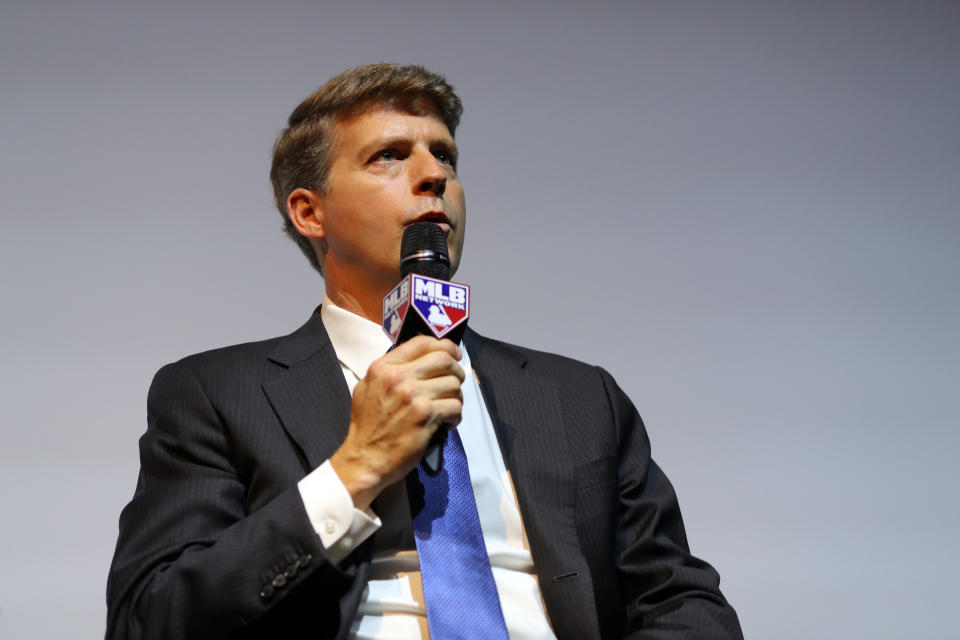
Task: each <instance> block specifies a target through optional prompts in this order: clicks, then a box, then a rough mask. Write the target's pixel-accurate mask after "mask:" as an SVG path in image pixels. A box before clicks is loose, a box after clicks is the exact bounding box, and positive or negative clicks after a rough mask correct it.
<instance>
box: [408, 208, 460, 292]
mask: <svg viewBox="0 0 960 640" xmlns="http://www.w3.org/2000/svg"><path fill="white" fill-rule="evenodd" d="M411 273H416V274H418V275H422V276H430V277H431V278H437V279H439V280H449V279H450V256H449V254H448V253H447V237H446V236H445V235H443V229H441V228H440V225H438V224H435V223H433V222H414V223H413V224H411V225H409V226H408V227H406V228H405V229H404V230H403V240H402V241H401V243H400V274H401V275H402V276H403V277H404V278H405V277H407V276H408V275H409V274H411Z"/></svg>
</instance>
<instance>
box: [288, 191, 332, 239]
mask: <svg viewBox="0 0 960 640" xmlns="http://www.w3.org/2000/svg"><path fill="white" fill-rule="evenodd" d="M323 204H324V202H323V196H321V195H320V194H319V193H317V192H316V191H312V190H310V189H304V188H303V187H299V188H297V189H294V190H293V191H291V192H290V195H289V196H288V197H287V217H288V218H290V222H291V224H293V226H294V227H295V228H296V230H297V231H298V232H300V235H302V236H305V237H307V238H313V239H314V240H319V241H321V242H322V241H323V240H325V239H326V235H327V233H326V226H325V225H324V218H323V213H324V209H323Z"/></svg>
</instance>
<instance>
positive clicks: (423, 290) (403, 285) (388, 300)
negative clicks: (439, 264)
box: [383, 274, 470, 342]
mask: <svg viewBox="0 0 960 640" xmlns="http://www.w3.org/2000/svg"><path fill="white" fill-rule="evenodd" d="M411 309H413V310H414V311H415V312H416V313H417V315H419V316H420V317H421V318H422V319H423V322H424V324H426V325H427V326H428V327H429V328H430V331H432V332H433V335H435V336H436V337H437V338H442V337H444V336H445V335H447V334H448V333H450V332H451V331H452V330H454V329H455V328H457V327H458V326H460V325H461V324H463V323H464V322H466V321H467V318H468V317H469V315H470V313H469V311H470V287H468V286H467V285H465V284H457V283H455V282H447V281H445V280H438V279H436V278H430V277H428V276H421V275H417V274H411V275H409V276H407V277H406V278H404V279H403V280H402V281H401V282H400V284H398V285H397V286H396V287H394V289H393V291H391V292H390V293H389V294H388V295H387V297H385V298H384V299H383V329H384V331H386V332H387V334H388V335H389V336H390V339H391V340H393V341H394V342H396V340H397V336H398V335H399V333H400V329H401V328H402V327H403V321H404V318H406V316H407V313H409V312H410V310H411Z"/></svg>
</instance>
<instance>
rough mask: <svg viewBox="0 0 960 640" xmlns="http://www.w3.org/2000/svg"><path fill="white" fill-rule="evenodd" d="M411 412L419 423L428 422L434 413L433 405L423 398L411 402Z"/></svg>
mask: <svg viewBox="0 0 960 640" xmlns="http://www.w3.org/2000/svg"><path fill="white" fill-rule="evenodd" d="M410 410H411V411H412V412H413V415H414V417H415V418H416V419H417V420H418V421H423V420H426V419H427V418H429V417H430V415H431V414H432V413H433V403H432V402H430V400H428V399H427V398H424V397H422V396H420V397H416V398H413V399H412V400H411V401H410Z"/></svg>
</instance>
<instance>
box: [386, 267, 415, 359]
mask: <svg viewBox="0 0 960 640" xmlns="http://www.w3.org/2000/svg"><path fill="white" fill-rule="evenodd" d="M409 310H410V278H404V279H403V280H401V281H400V284H398V285H397V286H395V287H394V288H393V290H392V291H391V292H390V293H388V294H387V297H386V298H384V299H383V330H384V331H386V332H387V335H389V336H390V340H391V341H392V342H393V343H394V344H396V342H397V336H398V335H400V329H401V328H402V327H403V319H404V318H406V317H407V311H409Z"/></svg>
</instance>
